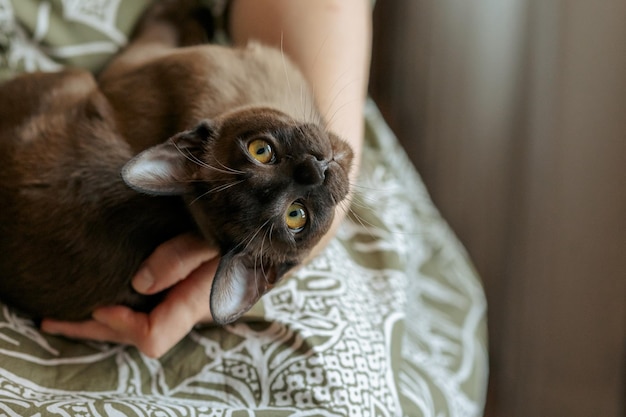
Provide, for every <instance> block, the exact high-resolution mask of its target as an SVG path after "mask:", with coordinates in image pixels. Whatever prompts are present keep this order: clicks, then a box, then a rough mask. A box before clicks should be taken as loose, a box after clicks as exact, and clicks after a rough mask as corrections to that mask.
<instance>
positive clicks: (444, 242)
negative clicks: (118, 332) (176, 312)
mask: <svg viewBox="0 0 626 417" xmlns="http://www.w3.org/2000/svg"><path fill="white" fill-rule="evenodd" d="M34 3H37V4H40V3H45V2H44V1H41V2H34ZM55 4H56V3H55ZM62 4H63V5H64V6H66V8H67V9H66V11H65V16H66V17H71V18H73V19H75V20H79V21H80V22H81V24H92V23H93V24H94V30H100V31H102V28H106V27H108V26H107V25H110V24H111V22H115V21H117V20H116V19H115V16H116V13H121V12H120V10H122V9H123V8H124V5H125V4H126V2H124V1H122V2H121V3H120V2H119V1H116V0H111V1H106V0H102V1H89V2H78V1H69V0H64V1H63V2H62ZM7 5H8V7H10V6H11V4H10V3H9V2H8V1H7V0H0V28H4V27H5V26H6V24H7V22H13V21H12V20H11V19H12V18H10V17H9V18H7V17H6V16H5V15H6V11H7V10H10V9H7ZM82 7H87V8H88V9H87V10H90V11H89V12H87V13H85V10H84V9H81V8H82ZM49 12H50V13H52V11H49ZM11 25H13V23H11ZM11 25H9V26H11ZM11 27H13V28H15V25H13V26H11ZM106 32H107V33H115V31H111V32H109V31H108V29H107V30H106ZM123 33H124V32H123V31H120V32H119V33H118V34H115V35H114V36H113V38H117V40H115V39H111V40H110V41H111V42H113V43H116V42H117V41H121V40H123V38H122V37H123V36H125V35H123ZM38 42H39V41H38ZM18 44H19V43H18ZM20 45H21V44H20ZM14 46H15V45H12V47H11V48H13V47H14ZM20 48H21V46H20ZM35 61H36V62H39V61H37V60H34V61H33V62H35ZM6 62H7V61H6V60H5V61H4V63H5V64H6ZM42 62H43V61H42ZM18 70H19V68H18ZM366 118H367V121H368V129H367V139H366V147H365V151H364V160H363V165H362V172H361V176H360V179H359V183H358V184H357V186H356V187H355V191H356V195H355V198H354V201H353V203H352V204H351V206H350V207H349V208H348V207H346V209H347V210H349V217H348V219H347V220H346V222H345V223H344V225H343V226H342V228H341V230H340V232H339V234H338V236H337V238H336V239H335V240H334V241H333V242H332V243H331V244H330V246H329V247H328V248H327V249H326V250H325V251H324V252H323V253H322V254H321V255H320V256H319V257H317V258H316V259H315V260H314V261H313V262H311V263H310V264H309V265H308V266H307V267H305V268H303V269H302V270H301V271H299V273H298V274H297V275H296V276H294V277H292V278H290V279H288V280H286V281H285V282H284V283H282V284H281V285H280V286H279V287H277V288H275V289H274V290H273V291H272V292H270V293H269V294H267V295H266V296H265V297H264V298H263V299H262V301H261V302H260V303H259V304H258V305H257V306H255V308H253V310H252V311H250V312H249V313H248V314H247V315H246V316H245V317H244V319H243V320H242V321H240V322H238V323H236V324H233V325H229V326H226V327H224V328H218V327H210V326H208V327H202V328H198V329H195V330H194V331H192V332H191V333H190V334H189V335H188V336H187V337H186V338H185V339H184V340H183V341H182V342H181V343H179V344H178V345H177V346H176V347H175V348H174V349H173V350H172V351H171V352H169V353H168V354H167V355H166V356H164V357H163V358H161V359H159V360H155V359H150V358H147V357H145V356H143V355H141V354H140V353H139V352H138V351H137V350H136V349H134V348H130V347H125V346H120V345H110V344H106V343H95V342H79V341H72V340H67V339H64V338H60V337H53V336H48V335H44V334H42V333H40V332H39V330H38V329H37V328H36V326H35V325H34V324H33V323H32V322H31V321H29V320H28V319H25V318H23V317H21V316H20V315H19V314H18V313H16V312H15V311H13V310H12V309H11V308H9V307H6V306H1V307H2V308H0V415H7V416H39V415H44V416H252V415H258V416H371V417H374V416H407V417H408V416H432V417H440V416H454V417H465V416H479V415H481V414H482V408H483V401H484V396H485V390H486V378H487V349H486V344H485V343H486V334H485V332H486V330H485V308H486V304H485V298H484V294H483V291H482V288H481V285H480V282H479V280H478V278H477V277H476V274H475V273H474V271H473V269H472V266H471V263H470V262H469V261H468V259H467V255H466V254H465V252H464V250H463V248H462V247H461V246H460V244H459V243H458V241H457V240H456V238H455V237H454V235H453V233H452V232H451V231H450V229H449V228H448V226H447V225H446V223H445V222H444V221H443V220H442V219H441V218H440V216H439V214H438V212H437V211H436V209H435V208H434V207H433V205H432V203H431V201H430V199H429V197H428V194H427V192H426V190H425V188H424V186H423V184H422V183H421V181H420V179H419V177H418V176H417V174H416V173H415V171H414V169H413V167H412V166H411V164H410V162H409V161H408V158H407V157H406V155H405V154H404V152H403V151H402V150H401V149H400V147H399V145H398V143H397V141H396V139H395V137H394V136H393V134H392V132H391V131H390V130H389V129H388V127H387V126H386V124H385V123H384V121H383V120H382V118H381V116H380V114H379V113H378V111H377V110H376V107H375V105H374V104H373V103H369V104H368V106H367V109H366Z"/></svg>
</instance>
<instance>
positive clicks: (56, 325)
mask: <svg viewBox="0 0 626 417" xmlns="http://www.w3.org/2000/svg"><path fill="white" fill-rule="evenodd" d="M41 330H42V331H44V332H45V333H49V334H53V335H61V336H65V337H69V338H73V339H90V340H98V341H101V342H117V343H129V342H128V341H126V340H122V338H121V337H120V335H119V334H118V333H117V332H115V331H114V330H112V329H111V328H110V327H108V326H106V325H104V324H102V323H99V322H97V321H96V320H87V321H82V322H70V321H59V320H52V319H44V320H43V321H42V322H41Z"/></svg>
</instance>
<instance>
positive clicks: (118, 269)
mask: <svg viewBox="0 0 626 417" xmlns="http://www.w3.org/2000/svg"><path fill="white" fill-rule="evenodd" d="M173 4H174V3H173V2H171V1H169V2H167V1H166V2H158V3H157V6H154V8H153V9H152V10H150V11H149V12H148V13H147V14H146V16H145V17H144V19H143V21H142V22H141V23H140V24H139V26H138V30H137V32H136V34H135V35H134V36H133V38H131V42H130V43H129V45H128V46H127V47H126V48H125V49H124V50H123V51H122V52H121V53H120V54H119V55H118V56H117V57H116V58H114V59H113V60H112V62H111V63H110V65H109V66H108V67H106V68H105V69H104V70H103V72H102V73H101V74H99V75H98V77H97V79H96V78H95V77H94V75H92V74H91V73H89V72H87V71H84V70H78V69H66V70H63V71H61V72H56V73H31V74H24V75H21V76H18V77H16V78H14V79H12V80H10V81H7V82H5V83H3V84H2V85H0V115H1V116H0V299H2V300H3V301H5V302H7V303H9V304H11V305H13V306H15V307H17V308H18V309H20V310H22V311H23V312H25V313H27V314H29V315H31V316H33V317H35V318H44V317H47V318H55V319H60V320H83V319H87V318H89V317H90V315H91V312H92V311H93V310H94V309H95V308H97V307H99V306H106V305H114V304H124V305H127V306H130V307H132V308H134V309H136V310H139V311H149V310H150V309H151V308H152V307H153V306H154V305H155V304H156V303H158V302H159V301H160V300H161V297H162V295H163V294H158V295H154V296H146V295H142V294H139V293H137V292H135V291H134V290H133V289H132V286H131V278H132V277H133V275H134V274H135V272H136V271H137V270H138V268H139V267H140V265H141V264H142V262H143V261H144V260H145V259H146V258H147V257H148V255H150V254H151V253H152V252H153V251H154V249H155V248H156V247H157V246H158V245H159V244H161V243H163V242H165V241H166V240H168V239H170V238H172V237H174V236H177V235H179V234H181V233H186V232H193V233H197V234H199V235H201V236H202V237H203V238H204V239H206V240H207V241H208V242H209V243H210V244H211V245H214V246H216V247H217V248H219V250H220V254H221V258H220V261H219V265H218V269H217V272H216V275H215V278H214V281H213V284H212V291H211V296H210V299H209V300H207V302H208V303H209V304H210V309H211V314H212V316H213V320H214V321H215V322H216V323H217V324H226V323H230V322H232V321H234V320H236V319H237V318H239V317H240V316H241V315H242V314H243V313H245V312H246V311H247V310H249V309H250V308H251V307H252V306H253V305H254V304H255V303H256V302H257V301H258V300H259V298H260V297H261V296H262V295H264V294H265V293H266V292H267V291H268V290H269V289H271V288H272V287H273V286H274V285H275V284H276V283H277V282H278V281H279V280H280V279H281V278H282V277H283V276H284V275H285V274H286V273H287V272H288V271H290V270H292V269H293V268H294V267H296V266H298V265H300V264H301V263H302V261H303V260H304V259H305V258H306V256H307V255H308V254H309V253H310V251H311V249H312V248H313V247H314V246H315V245H316V243H317V242H319V240H320V238H321V237H322V236H323V235H324V234H325V233H326V232H327V231H328V229H329V227H330V224H331V222H332V220H333V217H334V213H335V209H336V207H337V205H338V204H339V203H340V202H341V201H343V200H344V199H345V197H346V196H347V194H348V192H349V181H348V174H349V171H350V168H351V162H352V159H353V152H352V150H351V148H350V146H349V145H348V144H347V143H346V142H345V141H343V140H342V139H340V138H339V137H338V136H336V135H335V134H333V133H331V132H330V131H328V129H327V128H326V125H325V121H324V119H323V118H322V116H321V115H320V112H319V110H318V109H317V108H316V106H315V103H314V99H313V95H312V92H311V89H310V88H309V86H308V85H307V83H306V81H305V79H304V77H303V76H302V74H301V73H300V71H299V70H298V69H297V68H296V67H295V65H294V64H293V63H291V62H290V61H289V59H288V58H287V57H285V56H284V55H283V54H282V53H281V51H279V50H276V49H274V48H271V47H268V46H263V45H261V44H258V43H251V44H250V45H248V46H246V47H242V48H235V47H227V46H218V45H212V44H207V43H205V44H200V45H191V46H189V45H186V44H184V45H181V43H183V42H182V41H181V39H183V38H191V39H195V37H194V35H193V30H197V27H194V26H193V25H191V24H189V22H188V16H189V14H188V13H187V12H185V13H183V12H181V10H182V8H181V7H180V6H179V5H176V6H175V7H172V5H173ZM181 16H182V17H181ZM183 28H184V29H183ZM183 31H184V32H185V33H184V34H182V32H183ZM189 33H191V35H189ZM185 42H186V43H193V42H188V41H185Z"/></svg>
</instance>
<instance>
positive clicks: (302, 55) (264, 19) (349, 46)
mask: <svg viewBox="0 0 626 417" xmlns="http://www.w3.org/2000/svg"><path fill="white" fill-rule="evenodd" d="M229 28H230V34H231V37H232V39H233V42H234V43H235V44H238V45H242V44H245V43H246V42H247V41H248V40H251V39H256V40H259V41H261V42H263V43H266V44H269V45H273V46H275V47H279V48H282V50H283V51H284V52H285V54H286V55H287V56H289V57H290V58H291V60H292V61H294V63H295V64H296V65H298V66H299V68H300V69H301V71H302V72H303V74H304V76H305V77H306V78H307V80H308V81H309V84H310V85H311V87H312V89H313V93H314V95H315V99H316V101H317V105H318V107H319V109H320V112H321V114H322V116H323V117H324V118H325V119H326V122H327V123H328V128H329V129H330V130H331V131H333V132H334V133H336V134H338V135H339V136H340V137H342V138H343V139H344V140H346V141H347V142H348V143H350V145H351V146H352V148H353V150H354V153H355V159H354V164H353V166H352V170H351V172H350V181H351V183H352V184H354V182H355V180H356V176H357V173H358V169H359V162H360V155H361V149H362V144H363V105H364V102H365V97H366V93H367V83H368V77H369V62H370V48H371V10H370V1H369V0H263V1H259V0H233V2H232V4H231V11H230V22H229ZM345 213H346V209H345V207H344V208H343V209H342V208H339V209H338V210H337V217H336V220H335V222H334V224H333V226H332V227H331V230H330V231H329V232H328V233H327V234H326V236H325V237H324V238H323V239H322V242H320V244H319V245H318V247H317V248H316V250H315V251H314V253H317V252H318V251H319V250H320V249H321V248H323V247H324V246H326V244H327V243H328V241H329V240H330V238H332V236H333V235H334V234H335V231H336V229H337V226H338V224H339V222H340V221H341V220H342V219H343V217H344V215H345Z"/></svg>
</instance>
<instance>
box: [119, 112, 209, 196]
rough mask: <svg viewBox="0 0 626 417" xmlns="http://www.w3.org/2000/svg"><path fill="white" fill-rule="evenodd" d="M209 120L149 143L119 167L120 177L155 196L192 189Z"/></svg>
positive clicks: (134, 187) (138, 189)
mask: <svg viewBox="0 0 626 417" xmlns="http://www.w3.org/2000/svg"><path fill="white" fill-rule="evenodd" d="M214 131H215V128H214V126H213V124H212V123H211V122H210V121H203V122H201V123H200V124H199V125H198V126H196V127H195V128H194V129H192V130H188V131H185V132H182V133H179V134H177V135H175V136H173V137H172V138H170V139H168V140H167V141H165V142H164V143H162V144H159V145H156V146H152V147H150V148H148V149H146V150H144V151H143V152H140V153H139V154H138V155H137V156H135V157H134V158H133V159H131V160H130V161H129V162H128V163H127V164H126V165H125V166H124V167H123V168H122V178H123V179H124V182H126V184H128V185H129V186H130V187H131V188H133V189H135V190H137V191H140V192H144V193H148V194H156V195H174V194H185V193H187V192H190V191H192V190H193V179H194V178H195V175H194V174H195V172H196V171H197V168H198V167H199V162H200V161H199V159H198V158H199V157H200V155H201V154H202V150H203V145H204V143H205V142H206V140H207V139H208V138H209V137H210V136H212V135H213V133H214Z"/></svg>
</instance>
